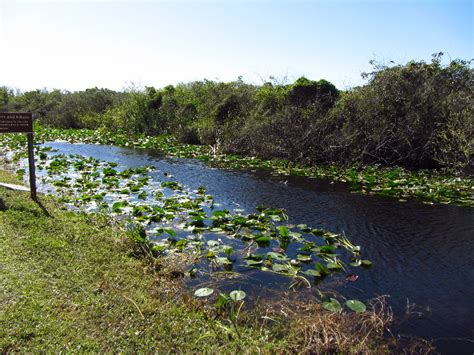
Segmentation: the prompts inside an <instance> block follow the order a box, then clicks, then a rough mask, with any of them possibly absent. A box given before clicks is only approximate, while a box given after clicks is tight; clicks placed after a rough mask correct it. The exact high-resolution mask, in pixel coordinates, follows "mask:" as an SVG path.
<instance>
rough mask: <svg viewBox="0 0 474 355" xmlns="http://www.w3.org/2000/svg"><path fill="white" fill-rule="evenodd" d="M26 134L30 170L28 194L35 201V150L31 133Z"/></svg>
mask: <svg viewBox="0 0 474 355" xmlns="http://www.w3.org/2000/svg"><path fill="white" fill-rule="evenodd" d="M27 136H28V169H29V171H30V196H31V199H32V200H33V201H37V200H38V198H37V196H36V171H35V152H34V147H33V133H27Z"/></svg>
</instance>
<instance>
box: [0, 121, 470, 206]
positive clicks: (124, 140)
mask: <svg viewBox="0 0 474 355" xmlns="http://www.w3.org/2000/svg"><path fill="white" fill-rule="evenodd" d="M36 131H37V135H36V140H37V141H38V142H46V141H54V140H63V141H67V142H71V143H75V142H81V143H92V144H111V145H117V146H124V147H133V148H153V149H158V150H161V151H163V152H164V153H165V154H167V155H170V156H175V157H181V158H194V159H199V160H202V161H205V162H206V163H208V164H210V165H212V166H215V167H221V168H227V169H245V170H253V171H255V170H267V171H269V172H271V173H272V174H274V175H279V176H304V177H310V178H317V179H326V180H330V181H338V182H342V183H348V184H350V186H351V189H352V190H353V191H354V192H358V193H363V194H371V195H380V196H388V197H393V198H397V199H398V200H400V201H402V202H403V201H406V200H407V199H418V200H421V201H423V202H425V203H428V204H433V203H441V204H455V205H459V206H465V207H472V206H474V178H473V177H472V176H464V177H463V176H456V175H453V174H450V173H448V172H437V171H428V170H418V171H409V170H406V169H403V168H399V167H394V168H383V167H380V166H368V167H365V168H355V167H352V168H344V167H338V166H335V165H324V166H304V165H301V164H298V163H294V162H289V161H285V160H276V159H274V160H264V159H260V158H257V157H244V156H239V155H216V154H213V151H212V149H210V148H209V147H207V146H197V145H189V144H182V143H179V142H178V141H177V140H176V139H175V138H174V137H172V136H169V135H161V136H155V137H146V136H140V137H135V138H131V137H130V136H129V135H126V134H120V133H116V132H109V131H105V130H96V131H92V130H73V129H56V128H46V127H42V126H37V127H36ZM25 144H26V139H25V137H23V136H22V135H2V136H0V146H3V147H9V148H10V149H14V150H17V149H18V148H19V147H20V146H24V145H25ZM43 153H44V152H43ZM40 154H41V153H40ZM41 157H42V156H41V155H40V160H41Z"/></svg>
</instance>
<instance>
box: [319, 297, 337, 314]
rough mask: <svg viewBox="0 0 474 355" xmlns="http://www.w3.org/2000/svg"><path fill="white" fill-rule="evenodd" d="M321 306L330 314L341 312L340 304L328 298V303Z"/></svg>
mask: <svg viewBox="0 0 474 355" xmlns="http://www.w3.org/2000/svg"><path fill="white" fill-rule="evenodd" d="M322 306H323V308H324V309H325V310H327V311H330V312H336V313H340V312H341V311H342V306H341V304H340V303H339V301H338V300H336V299H335V298H330V299H329V301H325V302H323V304H322Z"/></svg>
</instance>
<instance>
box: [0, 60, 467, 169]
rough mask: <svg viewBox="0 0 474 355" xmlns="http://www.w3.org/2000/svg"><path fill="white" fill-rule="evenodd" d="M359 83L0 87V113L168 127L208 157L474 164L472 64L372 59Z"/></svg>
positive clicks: (130, 128)
mask: <svg viewBox="0 0 474 355" xmlns="http://www.w3.org/2000/svg"><path fill="white" fill-rule="evenodd" d="M372 64H373V65H374V71H373V72H371V73H367V74H363V76H364V77H365V78H366V79H367V80H368V82H367V84H366V85H363V86H361V87H356V88H353V89H351V90H348V91H345V92H340V91H339V90H337V88H336V87H335V86H334V85H333V84H332V83H330V82H328V81H326V80H324V79H322V80H319V81H314V80H310V79H307V78H305V77H301V78H299V79H297V80H296V81H295V82H294V83H292V84H290V85H286V84H282V83H278V82H276V81H275V80H273V81H272V82H266V83H264V84H263V85H260V86H257V85H253V84H247V83H244V82H243V80H242V78H238V80H236V81H232V82H227V83H225V82H216V81H212V80H207V79H205V80H202V81H194V82H190V83H181V84H178V85H176V86H172V85H170V86H166V87H164V88H162V89H156V88H153V87H146V88H145V89H143V90H136V89H133V90H129V91H127V92H114V91H111V90H107V89H97V88H94V89H88V90H85V91H79V92H73V93H71V92H62V91H59V90H53V91H51V92H48V91H46V90H36V91H29V92H24V93H20V92H14V91H13V90H12V89H9V88H6V87H2V88H1V90H0V110H3V111H6V110H10V111H25V110H27V111H31V112H33V113H34V114H35V115H37V116H38V117H39V118H38V119H39V120H41V121H43V122H44V123H47V124H49V125H53V126H56V127H57V126H59V127H72V128H78V127H86V128H91V129H99V128H106V129H109V130H113V131H119V132H121V133H125V134H133V135H136V134H147V135H157V134H163V133H171V134H174V135H175V136H176V137H178V138H179V139H180V140H181V142H184V143H191V144H204V145H211V146H212V149H213V151H214V153H215V154H217V153H238V154H245V155H253V156H259V157H262V158H284V159H289V160H291V161H295V162H299V163H304V164H313V165H314V164H320V163H337V164H340V165H357V166H359V167H360V166H364V165H366V164H372V163H377V164H382V165H385V166H394V165H398V166H403V167H406V168H410V169H412V168H416V169H418V168H430V169H431V168H448V169H451V170H455V171H463V170H464V171H469V170H472V169H474V165H473V164H474V163H473V159H472V158H473V147H474V138H473V137H474V93H473V83H474V79H473V69H472V67H471V62H469V61H465V60H453V61H451V62H450V63H448V64H446V65H444V64H442V53H438V54H436V55H434V56H433V60H432V61H431V63H425V62H423V61H411V62H408V63H407V64H405V65H393V66H384V65H380V64H377V63H375V62H373V63H372Z"/></svg>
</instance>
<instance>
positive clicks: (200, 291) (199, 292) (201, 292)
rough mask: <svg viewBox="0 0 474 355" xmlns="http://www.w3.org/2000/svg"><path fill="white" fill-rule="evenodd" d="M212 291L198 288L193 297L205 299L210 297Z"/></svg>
mask: <svg viewBox="0 0 474 355" xmlns="http://www.w3.org/2000/svg"><path fill="white" fill-rule="evenodd" d="M213 292H214V290H213V289H212V288H208V287H203V288H198V289H197V290H196V291H194V296H196V297H207V296H210V295H212V293H213Z"/></svg>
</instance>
